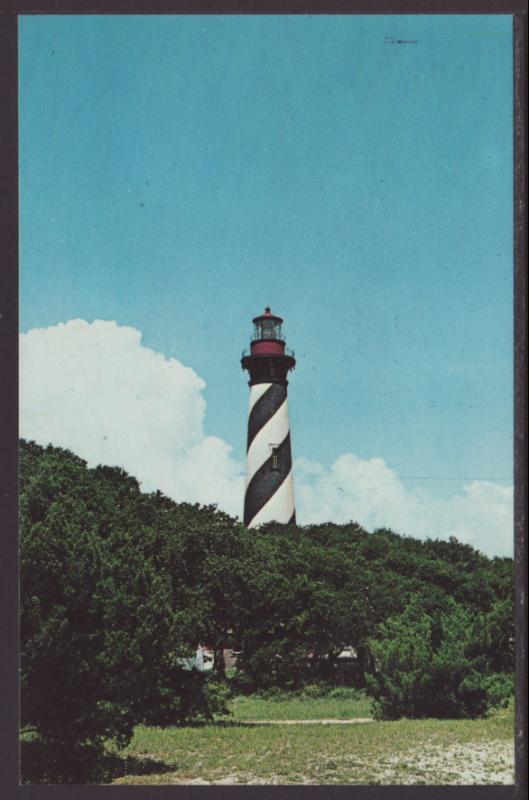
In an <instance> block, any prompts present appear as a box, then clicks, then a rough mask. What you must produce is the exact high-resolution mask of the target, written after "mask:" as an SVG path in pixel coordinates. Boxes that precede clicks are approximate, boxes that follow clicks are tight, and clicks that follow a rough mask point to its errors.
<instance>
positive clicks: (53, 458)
mask: <svg viewBox="0 0 529 800" xmlns="http://www.w3.org/2000/svg"><path fill="white" fill-rule="evenodd" d="M20 519H21V561H20V563H21V586H20V598H21V681H22V688H21V697H22V726H23V729H24V730H26V731H31V730H33V731H35V732H36V735H37V736H38V737H40V739H42V740H45V741H49V742H54V743H56V744H57V745H58V746H59V747H62V746H63V745H64V747H66V746H67V747H69V749H70V751H71V750H72V747H77V746H78V747H83V748H85V749H86V748H93V749H94V750H97V749H98V748H100V747H101V745H102V743H103V741H105V740H111V739H114V740H115V741H116V742H118V744H120V745H123V744H125V743H126V742H127V741H128V740H129V738H130V736H131V734H132V729H133V726H134V725H135V724H138V723H140V722H144V723H148V724H157V725H166V724H177V723H179V722H182V721H185V720H190V719H194V718H197V717H203V718H206V719H208V718H211V717H212V715H213V714H214V713H215V712H217V711H220V710H225V708H226V699H227V696H228V693H229V691H230V690H233V689H234V688H235V689H236V690H237V691H255V690H256V689H260V690H263V689H266V688H271V687H276V688H280V689H295V688H297V687H300V686H302V685H303V684H304V683H307V682H310V683H315V682H321V683H336V682H338V681H345V682H349V683H351V684H353V685H356V686H359V687H366V688H367V690H368V691H369V692H370V693H371V694H372V696H373V698H374V702H375V712H376V714H377V715H378V716H381V717H384V718H395V717H398V716H403V715H405V716H429V715H435V716H476V715H479V714H482V713H484V712H485V711H486V710H487V709H488V708H489V707H490V706H491V705H494V704H496V703H501V702H503V701H504V700H505V698H506V697H507V696H508V694H509V692H510V691H511V688H512V673H513V668H514V664H513V658H514V656H513V652H514V648H513V641H514V639H513V637H514V631H513V622H512V619H513V608H512V607H513V562H512V559H507V558H494V559H489V558H487V557H485V556H484V555H482V554H481V553H479V552H478V551H476V550H474V549H473V548H472V547H471V546H469V545H465V544H461V543H460V542H458V541H456V540H455V539H451V540H450V541H432V540H426V541H419V540H416V539H412V538H409V537H405V536H399V535H397V534H395V533H393V532H392V531H390V530H378V531H376V532H375V533H372V534H370V533H367V532H366V531H365V530H363V529H362V528H361V527H360V526H359V525H356V524H355V523H350V524H347V525H335V524H331V523H327V524H322V525H311V526H305V527H296V526H290V527H289V526H284V525H278V524H269V525H266V526H263V527H261V528H259V529H258V530H251V531H249V530H247V529H246V528H244V526H242V525H241V524H240V523H238V522H237V521H236V520H234V519H233V518H231V517H229V516H228V515H226V514H224V513H222V512H220V511H218V510H217V509H216V508H215V507H213V506H207V507H201V506H198V505H189V504H186V503H175V502H173V501H172V500H170V499H168V498H167V497H165V496H164V495H162V494H161V493H159V492H156V493H152V494H144V493H142V492H140V489H139V486H138V483H137V481H136V480H135V479H134V478H132V477H130V476H129V475H127V474H126V473H125V472H124V471H123V470H121V469H118V468H110V467H103V466H100V467H97V468H95V469H88V468H87V466H86V463H85V462H84V461H83V460H81V459H80V458H78V457H76V456H75V455H73V454H72V453H70V452H68V451H66V450H62V449H59V448H55V447H51V446H50V447H47V448H42V447H40V446H38V445H36V444H35V443H33V442H25V441H22V442H21V450H20ZM200 642H202V643H207V644H209V645H210V646H211V647H212V648H213V649H214V651H215V654H216V658H215V673H214V675H213V677H212V678H209V679H208V678H206V677H205V675H204V674H203V673H199V672H197V671H196V670H189V669H186V668H185V664H186V659H189V658H190V657H192V656H193V655H194V653H195V650H196V646H197V644H198V643H200ZM229 646H233V647H234V648H236V649H237V650H238V651H240V654H239V656H238V661H237V670H236V674H235V675H234V676H230V677H229V680H228V679H227V678H226V676H225V674H224V666H223V659H222V650H223V648H225V647H229ZM346 646H353V647H354V648H355V650H356V653H357V658H356V659H354V660H353V661H354V663H353V662H351V666H350V667H349V669H348V670H344V669H342V668H340V664H341V660H340V659H339V658H338V656H339V654H340V652H341V651H342V650H343V648H344V647H346ZM230 687H231V688H230Z"/></svg>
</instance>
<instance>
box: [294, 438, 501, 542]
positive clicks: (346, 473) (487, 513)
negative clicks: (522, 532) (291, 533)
mask: <svg viewBox="0 0 529 800" xmlns="http://www.w3.org/2000/svg"><path fill="white" fill-rule="evenodd" d="M294 468H295V477H296V509H297V518H298V521H299V523H300V524H305V523H309V522H323V521H326V520H333V521H334V522H349V521H350V520H354V521H355V522H358V523H359V524H360V525H362V526H363V527H365V528H366V529H367V530H374V529H375V528H382V527H387V528H391V529H392V530H394V531H396V532H397V533H402V534H407V535H409V536H415V537H417V538H419V539H424V538H426V537H427V536H429V537H431V538H434V539H436V538H439V539H448V537H450V536H455V537H456V538H457V539H459V540H460V541H462V542H467V543H468V544H471V545H472V546H473V547H476V548H477V549H479V550H481V551H482V552H484V553H486V554H487V555H490V556H494V555H512V552H513V488H512V486H502V485H500V484H497V483H492V482H490V481H471V482H469V483H466V484H465V485H464V486H463V487H462V490H461V491H460V492H458V493H457V494H454V495H452V496H451V497H448V498H439V497H434V496H433V495H432V494H430V493H429V492H428V491H426V490H424V489H408V488H407V487H406V486H405V484H404V483H403V482H402V481H401V479H400V478H399V476H398V475H397V473H396V472H394V471H393V470H392V469H390V468H389V467H388V466H387V464H386V463H385V462H384V460H383V459H381V458H371V459H360V458H357V457H356V456H354V455H353V454H352V453H346V454H345V455H342V456H340V458H338V460H337V461H335V463H334V464H333V465H332V466H331V467H330V469H328V470H327V469H325V468H324V467H323V466H322V465H321V464H318V463H315V462H310V461H307V460H305V459H297V460H296V461H295V464H294Z"/></svg>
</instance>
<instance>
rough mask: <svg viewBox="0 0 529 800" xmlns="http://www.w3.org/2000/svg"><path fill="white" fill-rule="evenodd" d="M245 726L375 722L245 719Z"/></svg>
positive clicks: (355, 719) (370, 720) (359, 720)
mask: <svg viewBox="0 0 529 800" xmlns="http://www.w3.org/2000/svg"><path fill="white" fill-rule="evenodd" d="M240 722H242V723H244V724H245V725H358V724H360V723H363V722H373V720H372V719H371V717H354V718H353V719H244V720H240Z"/></svg>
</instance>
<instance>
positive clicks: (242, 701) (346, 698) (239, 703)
mask: <svg viewBox="0 0 529 800" xmlns="http://www.w3.org/2000/svg"><path fill="white" fill-rule="evenodd" d="M230 710H231V716H230V717H227V719H232V720H234V721H242V722H246V721H247V720H259V721H261V720H285V719H294V720H303V719H351V718H352V717H370V716H371V701H370V700H369V698H368V697H366V696H365V695H362V694H360V693H359V692H356V691H351V690H350V691H347V690H342V691H341V692H339V693H337V696H334V697H333V696H332V695H331V696H328V697H314V698H312V697H311V698H307V697H296V696H287V697H286V698H281V699H277V700H276V699H273V700H272V699H263V698H261V697H256V696H255V695H250V696H249V697H244V696H239V697H236V698H235V699H234V700H233V701H232V702H231V707H230Z"/></svg>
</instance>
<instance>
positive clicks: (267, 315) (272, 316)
mask: <svg viewBox="0 0 529 800" xmlns="http://www.w3.org/2000/svg"><path fill="white" fill-rule="evenodd" d="M262 319H273V320H274V322H278V323H279V324H281V323H282V322H283V320H282V319H281V317H277V316H276V315H275V314H272V312H271V311H270V306H267V307H266V308H265V310H264V314H261V315H260V316H258V317H254V319H253V320H252V322H253V323H254V325H255V324H256V323H257V322H259V321H260V320H262Z"/></svg>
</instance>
